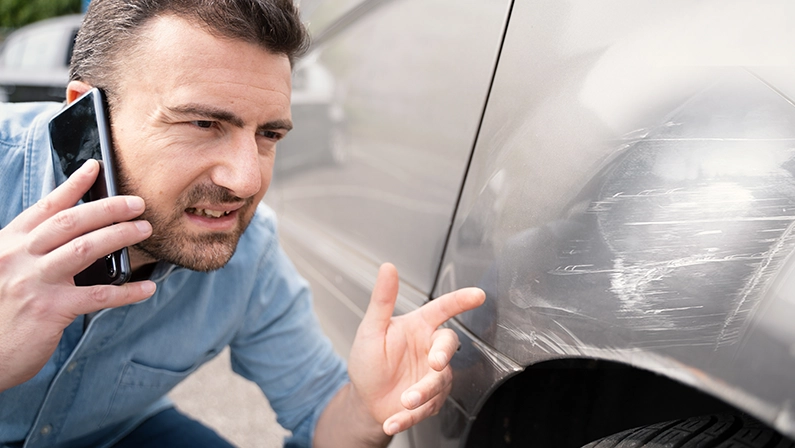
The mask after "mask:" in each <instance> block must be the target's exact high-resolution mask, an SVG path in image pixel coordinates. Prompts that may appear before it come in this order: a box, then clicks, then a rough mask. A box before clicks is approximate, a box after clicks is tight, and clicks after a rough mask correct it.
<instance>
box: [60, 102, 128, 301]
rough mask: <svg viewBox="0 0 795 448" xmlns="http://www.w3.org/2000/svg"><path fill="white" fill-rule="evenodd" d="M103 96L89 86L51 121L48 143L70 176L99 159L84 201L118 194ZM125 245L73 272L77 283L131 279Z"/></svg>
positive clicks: (105, 104) (108, 282)
mask: <svg viewBox="0 0 795 448" xmlns="http://www.w3.org/2000/svg"><path fill="white" fill-rule="evenodd" d="M108 117H109V116H108V107H107V101H106V99H105V95H104V94H103V93H102V91H101V90H99V89H96V88H95V89H91V90H89V91H88V92H86V93H85V94H83V95H82V96H81V97H80V98H78V99H76V100H75V101H73V102H72V103H71V104H69V106H67V107H66V108H65V109H64V110H62V111H61V112H59V113H58V115H56V116H54V117H53V118H52V119H51V120H50V143H51V144H52V148H53V150H54V151H55V154H56V155H57V156H58V161H59V162H60V165H61V169H62V170H63V173H64V174H65V175H66V176H67V177H69V176H71V175H72V173H74V172H75V171H77V169H78V168H80V167H81V166H82V165H83V163H85V162H86V161H87V160H88V159H96V160H98V161H99V175H98V176H97V180H96V182H94V185H93V186H92V187H91V189H90V190H89V191H88V193H86V195H85V196H83V201H84V202H89V201H95V200H97V199H102V198H107V197H110V196H115V195H116V194H118V186H117V184H116V176H115V170H114V164H113V147H112V146H111V141H112V139H111V134H110V122H109V121H108ZM130 273H131V269H130V255H129V253H128V251H127V248H126V247H125V248H123V249H121V250H117V251H116V252H113V253H112V254H108V255H106V256H105V257H102V258H100V259H99V260H97V261H96V262H94V263H93V264H92V265H91V266H89V267H88V268H86V269H85V270H83V271H82V272H80V273H79V274H77V275H75V277H74V280H75V285H76V286H91V285H121V284H122V283H124V282H126V281H127V280H129V279H130Z"/></svg>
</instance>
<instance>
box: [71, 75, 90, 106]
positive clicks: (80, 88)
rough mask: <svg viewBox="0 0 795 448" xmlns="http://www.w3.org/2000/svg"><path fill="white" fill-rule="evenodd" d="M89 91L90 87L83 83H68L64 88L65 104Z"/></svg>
mask: <svg viewBox="0 0 795 448" xmlns="http://www.w3.org/2000/svg"><path fill="white" fill-rule="evenodd" d="M89 90H91V86H90V85H88V84H86V83H84V82H83V81H69V84H67V86H66V104H70V103H71V102H72V101H74V100H76V99H78V98H80V95H82V94H84V93H86V92H88V91H89Z"/></svg>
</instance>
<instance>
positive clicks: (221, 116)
mask: <svg viewBox="0 0 795 448" xmlns="http://www.w3.org/2000/svg"><path fill="white" fill-rule="evenodd" d="M168 110H169V111H171V112H175V113H178V114H182V115H194V116H199V117H202V118H210V119H213V120H215V121H223V122H226V123H229V124H231V125H233V126H236V127H238V128H242V127H243V125H244V123H243V119H242V118H240V117H238V116H237V115H235V114H233V113H231V112H229V111H225V110H223V109H218V108H215V107H210V106H205V105H200V104H185V105H181V106H174V107H168Z"/></svg>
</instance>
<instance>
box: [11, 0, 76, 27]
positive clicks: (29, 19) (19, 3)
mask: <svg viewBox="0 0 795 448" xmlns="http://www.w3.org/2000/svg"><path fill="white" fill-rule="evenodd" d="M78 12H80V0H0V28H7V29H8V28H19V27H21V26H23V25H27V24H29V23H33V22H36V21H39V20H42V19H47V18H50V17H55V16H62V15H64V14H74V13H78Z"/></svg>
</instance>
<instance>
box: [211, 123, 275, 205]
mask: <svg viewBox="0 0 795 448" xmlns="http://www.w3.org/2000/svg"><path fill="white" fill-rule="evenodd" d="M218 155H219V160H218V163H216V164H215V165H214V166H213V169H212V171H211V174H210V177H211V180H212V181H213V183H214V184H216V185H218V186H220V187H224V188H226V189H228V190H229V191H230V193H232V194H234V195H235V196H237V197H239V198H242V199H246V198H248V197H251V196H254V195H255V194H257V193H258V192H259V190H260V188H261V187H262V172H261V168H262V167H261V161H260V156H259V148H258V146H257V142H256V140H255V138H254V137H253V136H251V137H246V136H237V137H234V138H230V139H229V145H228V147H227V148H223V149H221V150H220V151H218Z"/></svg>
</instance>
